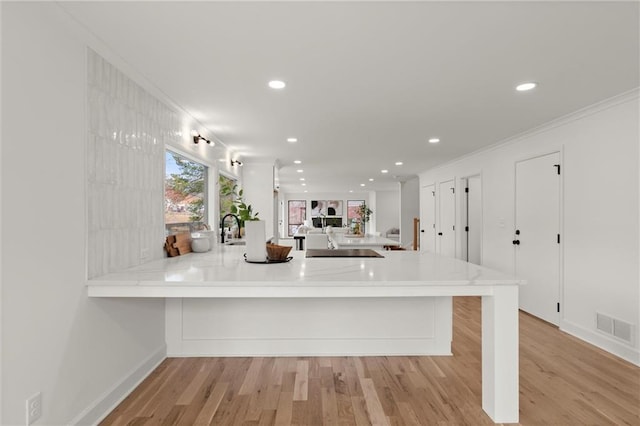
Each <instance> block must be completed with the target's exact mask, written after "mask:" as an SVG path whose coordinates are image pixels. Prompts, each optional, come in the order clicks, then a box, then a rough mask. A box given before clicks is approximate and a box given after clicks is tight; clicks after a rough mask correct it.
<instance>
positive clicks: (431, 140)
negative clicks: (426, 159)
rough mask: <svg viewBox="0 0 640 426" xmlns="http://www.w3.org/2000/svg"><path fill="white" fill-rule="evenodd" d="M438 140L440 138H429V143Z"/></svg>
mask: <svg viewBox="0 0 640 426" xmlns="http://www.w3.org/2000/svg"><path fill="white" fill-rule="evenodd" d="M438 142H440V139H438V138H431V139H429V143H438Z"/></svg>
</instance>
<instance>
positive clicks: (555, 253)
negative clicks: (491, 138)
mask: <svg viewBox="0 0 640 426" xmlns="http://www.w3.org/2000/svg"><path fill="white" fill-rule="evenodd" d="M515 174H516V176H515V179H516V185H515V188H516V193H515V204H516V205H515V230H514V236H513V247H514V250H515V272H516V275H517V276H518V277H520V278H523V279H525V280H527V285H524V286H522V287H520V292H519V293H520V308H521V309H522V310H524V311H526V312H529V313H530V314H532V315H535V316H537V317H539V318H542V319H543V320H545V321H548V322H550V323H552V324H556V325H557V324H558V322H559V318H560V315H559V312H560V241H561V235H560V153H559V152H554V153H551V154H547V155H543V156H539V157H535V158H531V159H528V160H524V161H519V162H517V163H516V165H515Z"/></svg>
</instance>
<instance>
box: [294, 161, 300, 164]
mask: <svg viewBox="0 0 640 426" xmlns="http://www.w3.org/2000/svg"><path fill="white" fill-rule="evenodd" d="M293 163H294V164H301V163H302V161H300V160H293Z"/></svg>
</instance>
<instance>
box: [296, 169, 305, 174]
mask: <svg viewBox="0 0 640 426" xmlns="http://www.w3.org/2000/svg"><path fill="white" fill-rule="evenodd" d="M296 172H298V173H302V172H304V170H302V169H298V170H296Z"/></svg>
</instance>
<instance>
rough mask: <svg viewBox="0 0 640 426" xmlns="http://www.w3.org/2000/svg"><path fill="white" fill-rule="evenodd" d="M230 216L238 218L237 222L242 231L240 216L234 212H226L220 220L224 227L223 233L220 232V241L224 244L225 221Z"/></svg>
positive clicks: (221, 227)
mask: <svg viewBox="0 0 640 426" xmlns="http://www.w3.org/2000/svg"><path fill="white" fill-rule="evenodd" d="M229 216H231V217H233V218H234V219H235V220H236V223H237V224H238V232H240V219H239V218H238V216H236V215H235V214H233V213H227V214H225V215H224V216H222V219H221V220H220V229H222V233H221V234H220V243H221V244H224V221H225V219H226V218H228V217H229Z"/></svg>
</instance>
